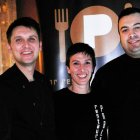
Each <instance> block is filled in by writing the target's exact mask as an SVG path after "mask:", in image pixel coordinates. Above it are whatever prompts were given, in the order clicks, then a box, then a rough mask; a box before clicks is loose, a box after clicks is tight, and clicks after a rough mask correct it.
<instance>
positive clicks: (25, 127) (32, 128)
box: [0, 65, 55, 140]
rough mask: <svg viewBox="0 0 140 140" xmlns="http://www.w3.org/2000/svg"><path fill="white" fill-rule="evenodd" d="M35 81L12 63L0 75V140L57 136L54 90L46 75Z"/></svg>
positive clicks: (38, 75)
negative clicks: (29, 79) (30, 80)
mask: <svg viewBox="0 0 140 140" xmlns="http://www.w3.org/2000/svg"><path fill="white" fill-rule="evenodd" d="M34 79H35V81H33V82H29V81H28V80H27V78H26V77H25V76H24V74H23V73H22V72H21V71H20V70H19V69H18V68H17V66H16V65H14V66H12V67H11V68H10V69H8V70H7V71H6V72H4V73H3V74H2V75H1V77H0V89H1V93H0V97H1V99H0V113H1V115H0V140H54V139H55V124H54V108H53V98H52V93H51V91H50V88H49V83H48V82H47V80H46V79H45V77H44V76H43V75H42V74H41V73H39V72H37V71H35V72H34Z"/></svg>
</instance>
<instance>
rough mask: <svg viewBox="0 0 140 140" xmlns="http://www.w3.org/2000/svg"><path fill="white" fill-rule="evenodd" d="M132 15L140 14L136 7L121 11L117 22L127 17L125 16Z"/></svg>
mask: <svg viewBox="0 0 140 140" xmlns="http://www.w3.org/2000/svg"><path fill="white" fill-rule="evenodd" d="M134 13H139V14H140V9H139V8H136V7H129V8H126V9H123V10H122V11H121V12H120V14H119V16H118V22H119V21H120V19H121V18H122V17H124V16H127V15H131V14H134Z"/></svg>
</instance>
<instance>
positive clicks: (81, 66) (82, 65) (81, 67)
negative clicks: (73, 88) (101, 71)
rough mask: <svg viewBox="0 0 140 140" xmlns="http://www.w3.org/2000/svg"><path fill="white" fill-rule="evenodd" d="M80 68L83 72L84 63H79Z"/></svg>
mask: <svg viewBox="0 0 140 140" xmlns="http://www.w3.org/2000/svg"><path fill="white" fill-rule="evenodd" d="M80 69H81V71H82V72H84V71H85V67H84V64H81V65H80Z"/></svg>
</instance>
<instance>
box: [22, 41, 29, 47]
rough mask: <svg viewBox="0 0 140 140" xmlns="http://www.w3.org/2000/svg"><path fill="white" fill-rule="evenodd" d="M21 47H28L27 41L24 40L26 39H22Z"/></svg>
mask: <svg viewBox="0 0 140 140" xmlns="http://www.w3.org/2000/svg"><path fill="white" fill-rule="evenodd" d="M23 47H24V48H28V47H29V43H28V41H26V40H24V41H23Z"/></svg>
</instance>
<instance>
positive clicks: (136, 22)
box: [119, 13, 140, 58]
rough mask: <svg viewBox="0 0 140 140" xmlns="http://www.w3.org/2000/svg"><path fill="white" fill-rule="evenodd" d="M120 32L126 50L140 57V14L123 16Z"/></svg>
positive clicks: (129, 53)
mask: <svg viewBox="0 0 140 140" xmlns="http://www.w3.org/2000/svg"><path fill="white" fill-rule="evenodd" d="M119 33H120V40H121V43H122V47H123V49H124V50H125V52H126V53H127V54H128V55H129V56H131V57H133V58H140V14H139V13H135V14H131V15H128V16H124V17H122V18H121V19H120V21H119Z"/></svg>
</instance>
